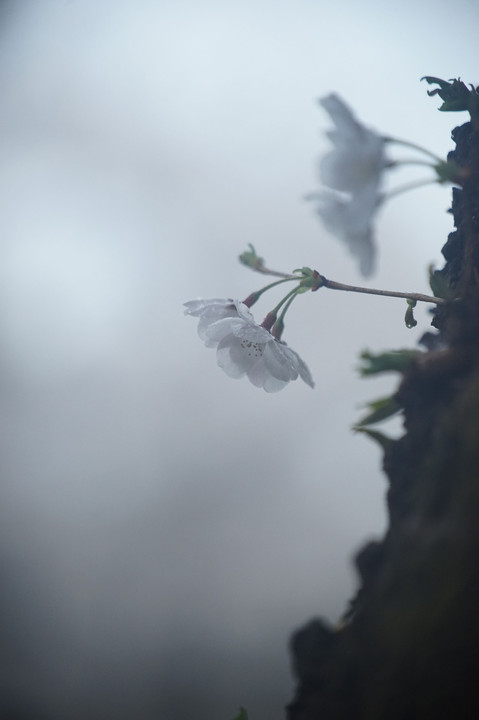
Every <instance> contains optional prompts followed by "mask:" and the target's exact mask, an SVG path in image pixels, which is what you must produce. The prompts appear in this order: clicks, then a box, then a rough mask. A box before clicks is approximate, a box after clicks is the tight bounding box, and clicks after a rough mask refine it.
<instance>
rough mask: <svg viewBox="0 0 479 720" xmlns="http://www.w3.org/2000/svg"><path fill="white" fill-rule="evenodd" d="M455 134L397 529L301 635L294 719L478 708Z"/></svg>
mask: <svg viewBox="0 0 479 720" xmlns="http://www.w3.org/2000/svg"><path fill="white" fill-rule="evenodd" d="M453 140H454V142H455V143H456V148H455V150H454V151H453V152H452V153H450V156H449V159H451V160H454V162H456V163H457V165H459V167H460V168H461V171H462V175H463V177H464V181H463V185H462V187H461V189H459V188H455V189H454V190H453V204H452V212H453V215H454V224H455V230H454V231H453V232H452V233H451V234H450V235H449V238H448V240H447V243H446V245H445V246H444V248H443V254H444V257H445V259H446V264H445V267H444V269H443V270H441V271H440V272H441V274H442V275H443V277H444V278H446V279H447V281H448V284H449V287H450V293H451V294H450V300H449V301H448V302H447V303H445V304H444V305H442V306H441V307H440V308H439V310H438V312H437V313H436V315H435V318H434V321H433V324H434V325H435V326H436V328H438V330H439V332H440V339H441V345H440V348H439V349H434V350H429V351H427V352H424V353H421V355H420V356H419V357H418V358H416V359H414V360H412V361H411V363H410V366H409V368H408V370H407V371H406V373H405V374H404V376H403V380H402V382H401V384H400V387H399V389H398V392H397V398H398V400H399V401H400V403H401V405H402V406H403V407H404V428H405V434H404V435H403V437H402V438H401V439H399V440H397V441H394V442H392V443H391V445H390V447H388V449H387V450H386V452H385V456H384V470H385V473H386V475H387V478H388V484H389V486H388V497H387V500H388V512H389V527H388V530H387V532H386V535H385V537H384V539H383V540H382V541H381V542H375V543H370V544H369V545H367V546H366V547H365V548H363V549H362V550H361V551H360V552H359V553H358V555H357V556H356V566H357V570H358V573H359V576H360V579H361V587H360V590H359V592H358V595H357V597H356V598H355V599H354V600H353V602H352V604H351V610H350V612H349V614H348V616H347V620H346V621H345V623H344V625H343V626H342V628H341V629H332V628H330V627H328V625H327V624H326V623H325V622H323V621H322V620H320V619H318V620H313V621H311V622H310V623H309V624H308V625H306V626H305V627H303V628H302V629H300V630H298V631H297V632H296V633H295V634H294V636H293V638H292V641H291V651H292V656H293V667H294V670H295V674H296V677H297V681H298V683H297V691H296V695H295V697H294V699H293V701H292V703H291V704H290V705H289V707H288V710H287V717H288V720H319V719H320V718H321V719H322V718H324V719H325V720H333V719H334V720H336V719H337V720H343V719H344V720H346V719H347V720H355V719H356V718H357V719H358V720H359V719H360V720H416V719H418V720H419V718H420V719H421V720H422V719H424V720H426V719H427V720H429V719H431V720H432V718H434V720H437V719H438V718H448V719H451V718H470V717H479V693H478V690H477V679H476V678H477V672H478V671H477V667H478V662H477V653H478V650H479V617H478V609H479V133H478V131H477V130H475V129H474V128H473V126H472V124H471V123H466V124H465V125H462V126H460V127H458V128H456V129H455V130H454V131H453Z"/></svg>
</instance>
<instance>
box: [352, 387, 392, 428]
mask: <svg viewBox="0 0 479 720" xmlns="http://www.w3.org/2000/svg"><path fill="white" fill-rule="evenodd" d="M366 407H368V408H369V412H368V413H367V415H365V416H364V417H363V418H362V419H361V420H360V421H359V422H358V423H356V427H364V426H365V425H374V424H375V423H378V422H382V421H383V420H387V419H388V418H390V417H392V416H393V415H396V414H397V413H398V412H400V411H401V410H402V407H401V405H399V403H398V401H397V400H396V398H395V397H394V395H390V396H388V397H385V398H380V399H379V400H374V401H373V402H370V403H367V404H366Z"/></svg>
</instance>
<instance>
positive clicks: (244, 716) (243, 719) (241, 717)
mask: <svg viewBox="0 0 479 720" xmlns="http://www.w3.org/2000/svg"><path fill="white" fill-rule="evenodd" d="M233 720H248V713H247V712H246V710H245V709H244V707H240V709H239V714H238V715H237V716H236V717H235V718H233Z"/></svg>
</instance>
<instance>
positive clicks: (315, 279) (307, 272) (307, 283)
mask: <svg viewBox="0 0 479 720" xmlns="http://www.w3.org/2000/svg"><path fill="white" fill-rule="evenodd" d="M293 273H298V275H301V276H302V280H301V282H300V284H299V288H298V292H307V291H308V290H318V288H320V287H321V285H322V284H323V278H322V276H321V275H320V274H319V273H318V271H317V270H311V268H310V267H307V266H304V267H302V268H296V270H293Z"/></svg>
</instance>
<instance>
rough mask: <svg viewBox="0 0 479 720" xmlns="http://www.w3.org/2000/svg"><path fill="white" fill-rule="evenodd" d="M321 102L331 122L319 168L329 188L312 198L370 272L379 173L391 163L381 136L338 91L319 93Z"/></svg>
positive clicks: (326, 221)
mask: <svg viewBox="0 0 479 720" xmlns="http://www.w3.org/2000/svg"><path fill="white" fill-rule="evenodd" d="M320 104H321V105H322V106H323V107H324V109H325V110H326V111H327V112H328V113H329V115H330V117H331V119H332V121H333V123H334V124H335V129H334V130H330V131H329V132H328V133H327V135H328V137H329V138H330V140H331V141H332V142H333V145H334V148H333V150H331V152H330V153H328V154H327V155H326V156H325V157H324V158H323V159H322V160H321V162H320V167H319V174H320V179H321V182H322V183H323V184H324V185H325V186H326V187H327V188H328V190H327V191H320V192H319V193H317V194H315V195H314V196H312V197H313V198H314V199H315V200H316V201H317V211H318V214H319V215H320V217H321V219H322V220H323V222H324V224H325V226H326V228H327V229H328V230H329V231H330V232H331V233H332V234H333V235H335V236H336V237H337V238H339V239H340V240H341V241H342V242H344V243H345V244H346V245H347V247H348V248H349V250H350V252H351V253H352V254H353V255H354V256H355V257H357V258H358V260H359V263H360V270H361V273H362V274H363V275H365V276H367V275H371V273H372V272H373V269H374V256H375V248H374V243H373V239H372V230H371V221H372V218H373V216H374V213H375V212H376V209H377V207H378V205H379V204H380V202H381V199H382V198H381V194H380V191H379V188H380V183H381V179H382V173H383V171H384V170H385V169H386V168H387V167H388V165H389V162H388V160H387V159H386V157H385V153H384V146H385V139H384V138H383V137H381V136H380V135H378V134H377V133H375V132H374V131H373V130H369V129H368V128H366V127H364V126H363V125H361V123H359V122H358V121H357V120H356V118H355V117H354V115H353V113H352V112H351V110H350V108H349V107H348V106H347V105H346V104H345V103H344V102H343V100H341V98H339V97H338V96H337V95H334V94H333V95H328V96H327V97H325V98H322V99H321V100H320Z"/></svg>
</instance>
